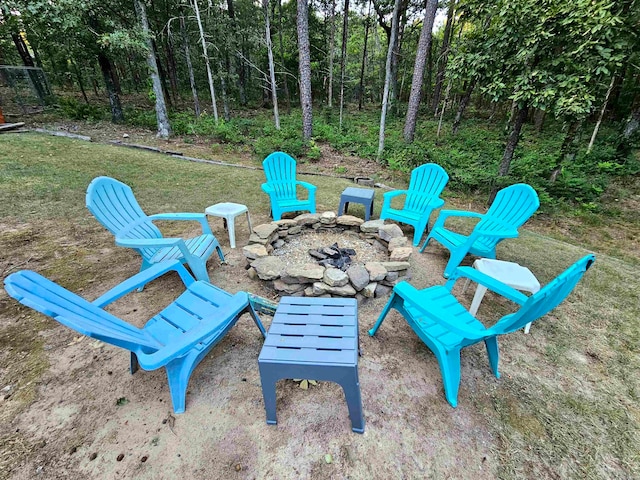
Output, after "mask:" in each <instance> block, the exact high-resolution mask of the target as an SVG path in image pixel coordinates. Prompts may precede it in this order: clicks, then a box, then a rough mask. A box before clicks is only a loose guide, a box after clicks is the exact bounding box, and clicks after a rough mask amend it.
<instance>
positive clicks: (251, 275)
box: [247, 267, 258, 280]
mask: <svg viewBox="0 0 640 480" xmlns="http://www.w3.org/2000/svg"><path fill="white" fill-rule="evenodd" d="M247 274H248V275H249V278H250V279H251V280H255V279H256V278H258V272H257V271H256V269H255V268H253V267H251V268H250V269H249V270H247Z"/></svg>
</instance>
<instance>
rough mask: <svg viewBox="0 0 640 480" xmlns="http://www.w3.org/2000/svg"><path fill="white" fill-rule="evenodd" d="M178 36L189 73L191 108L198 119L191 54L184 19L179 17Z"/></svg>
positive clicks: (198, 101)
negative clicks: (180, 39) (191, 97)
mask: <svg viewBox="0 0 640 480" xmlns="http://www.w3.org/2000/svg"><path fill="white" fill-rule="evenodd" d="M180 36H181V38H182V48H184V56H185V58H186V60H187V70H188V71H189V85H190V86H191V95H192V96H193V108H194V110H195V113H196V118H199V117H200V100H199V99H198V90H197V89H196V79H195V76H194V74H193V64H192V63H191V52H189V39H188V38H187V29H186V27H185V24H184V17H180Z"/></svg>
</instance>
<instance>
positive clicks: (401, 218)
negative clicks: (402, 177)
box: [380, 163, 449, 247]
mask: <svg viewBox="0 0 640 480" xmlns="http://www.w3.org/2000/svg"><path fill="white" fill-rule="evenodd" d="M448 181H449V175H447V172H445V171H444V168H442V167H441V166H440V165H436V164H435V163H427V164H425V165H421V166H419V167H417V168H414V169H413V171H412V172H411V180H410V181H409V188H408V189H407V190H394V191H392V192H387V193H385V194H384V195H383V198H384V200H383V203H382V212H381V213H380V219H381V220H385V219H389V220H396V221H398V222H401V223H406V224H408V225H412V226H413V228H414V232H413V246H414V247H417V246H418V244H419V243H420V239H421V238H422V234H423V233H424V231H425V230H426V229H427V227H428V225H429V217H430V216H431V212H432V211H433V210H434V209H435V208H440V207H441V206H442V205H444V200H442V199H441V198H440V194H441V193H442V190H444V187H445V186H446V185H447V182H448ZM399 195H405V199H404V206H403V207H402V208H401V209H396V208H391V201H392V200H393V199H394V198H395V197H397V196H399Z"/></svg>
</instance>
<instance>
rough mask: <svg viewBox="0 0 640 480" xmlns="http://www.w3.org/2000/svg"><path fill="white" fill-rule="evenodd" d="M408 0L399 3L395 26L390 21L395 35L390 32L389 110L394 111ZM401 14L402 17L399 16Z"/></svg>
mask: <svg viewBox="0 0 640 480" xmlns="http://www.w3.org/2000/svg"><path fill="white" fill-rule="evenodd" d="M408 4H409V2H408V0H406V1H403V2H402V3H401V4H400V12H399V13H398V22H396V24H395V27H394V25H393V20H392V22H391V28H392V30H393V29H394V28H395V37H394V36H393V34H392V39H394V42H393V57H392V58H391V83H390V84H389V100H388V102H389V110H390V111H394V113H396V112H395V110H394V109H395V106H396V103H397V100H398V68H399V66H400V49H401V48H402V45H401V43H402V38H403V33H404V25H405V24H406V22H407V6H408ZM400 16H402V18H400Z"/></svg>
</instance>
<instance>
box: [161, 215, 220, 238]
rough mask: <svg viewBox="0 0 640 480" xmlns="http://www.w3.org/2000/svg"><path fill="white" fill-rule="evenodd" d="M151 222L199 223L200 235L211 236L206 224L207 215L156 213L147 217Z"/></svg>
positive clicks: (207, 223)
mask: <svg viewBox="0 0 640 480" xmlns="http://www.w3.org/2000/svg"><path fill="white" fill-rule="evenodd" d="M149 218H150V219H151V220H192V221H195V222H199V223H200V225H201V226H202V233H204V234H209V235H210V234H211V227H209V222H207V215H206V214H204V213H195V212H194V213H156V214H155V215H149Z"/></svg>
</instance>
